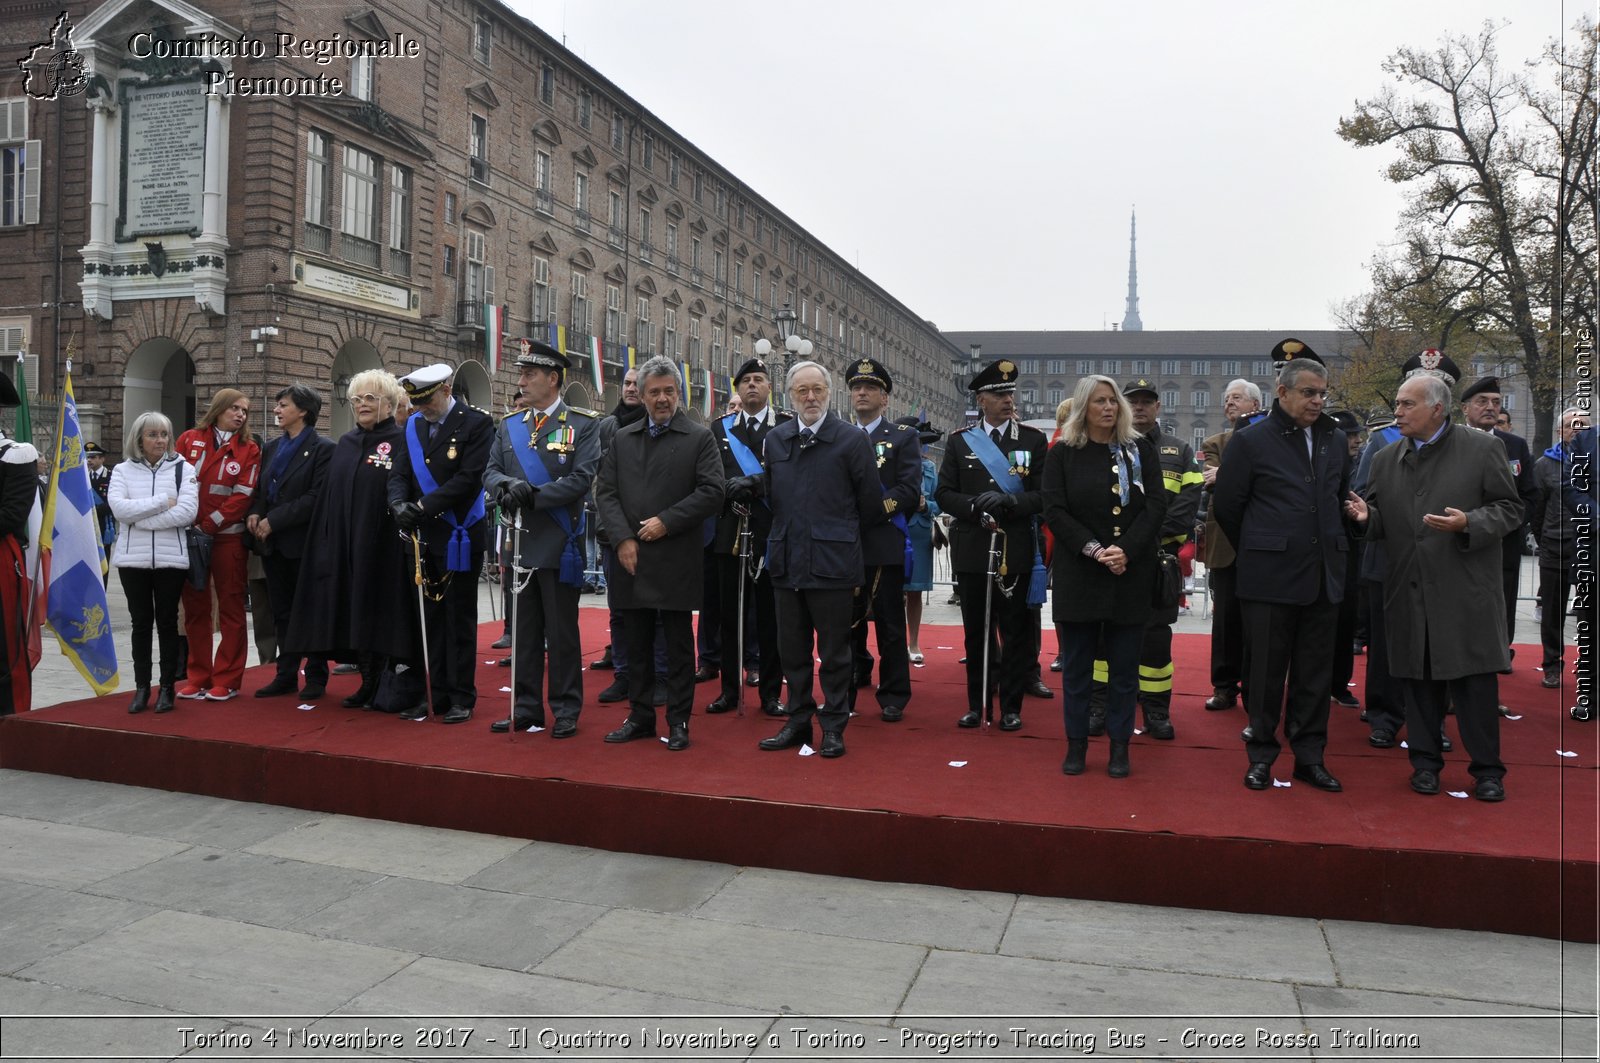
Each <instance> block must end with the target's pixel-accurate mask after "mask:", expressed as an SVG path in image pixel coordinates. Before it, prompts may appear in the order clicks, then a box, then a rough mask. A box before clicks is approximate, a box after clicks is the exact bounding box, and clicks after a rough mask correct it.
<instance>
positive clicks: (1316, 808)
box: [0, 609, 1600, 941]
mask: <svg viewBox="0 0 1600 1063" xmlns="http://www.w3.org/2000/svg"><path fill="white" fill-rule="evenodd" d="M605 617H606V614H605V612H604V611H603V610H598V609H594V610H589V609H586V610H583V611H582V622H583V626H584V633H583V635H584V637H583V644H584V645H585V646H594V647H599V646H602V645H604V643H605V641H606V636H605V634H604V630H603V625H604V622H605ZM497 634H498V631H497V630H491V629H490V628H489V627H487V626H486V627H484V628H483V630H482V632H481V635H480V648H481V649H482V650H483V653H482V654H481V656H480V658H479V660H480V662H481V664H480V669H479V676H478V689H479V692H480V693H479V702H478V707H477V715H476V717H475V718H474V719H473V720H472V721H471V722H469V723H466V724H460V725H456V726H451V727H447V726H444V725H442V724H440V723H438V722H436V721H430V722H427V723H409V722H405V721H402V720H399V719H398V718H396V717H394V716H390V715H386V714H382V713H377V712H363V711H359V710H351V709H345V708H343V707H341V706H340V705H339V699H340V698H341V697H343V696H344V695H345V694H347V693H350V692H351V691H352V690H353V689H354V688H355V686H356V685H357V680H358V678H359V677H357V676H339V677H335V678H334V681H333V684H332V686H331V687H330V689H329V692H328V694H327V696H325V697H324V698H323V699H321V701H320V703H319V704H318V705H317V706H316V707H315V708H312V709H301V708H299V707H298V703H299V699H298V698H294V697H284V698H273V699H264V700H257V699H254V698H252V697H250V696H249V693H248V692H249V691H251V690H254V689H256V688H257V687H259V686H262V685H265V683H266V682H267V681H268V679H270V669H266V668H258V669H254V670H252V672H251V673H250V674H248V675H247V676H246V680H245V690H246V694H245V695H244V696H242V697H240V698H238V699H236V700H234V701H231V702H226V703H214V702H196V701H180V702H179V703H178V709H177V711H175V712H172V713H170V714H167V715H163V716H155V715H152V714H150V713H145V714H142V715H138V716H130V715H128V713H127V712H126V711H125V706H126V701H127V696H126V695H125V694H116V695H112V696H110V697H107V698H103V699H90V700H85V701H78V702H72V703H67V704H62V705H56V706H53V707H50V708H47V709H41V710H38V711H35V712H33V713H29V714H27V715H25V716H20V717H11V718H6V719H3V720H0V767H6V768H17V769H23V770H30V771H43V772H53V773H57V774H61V775H69V776H77V777H81V778H91V779H101V780H105V781H109V782H119V783H130V784H134V785H139V786H151V787H158V788H162V789H169V790H181V791H187V792H193V793H201V794H210V795H214V796H218V797H226V798H232V799H236V800H243V801H259V802H265V803H268V804H278V805H286V806H292V807H297V808H308V809H316V810H321V811H327V812H336V813H345V814H349V815H356V816H370V817H376V818H380V819H391V820H399V821H402V822H408V823H418V824H426V825H431V826H438V827H448V828H455V829H460V830H471V831H482V832H489V833H494V834H502V835H512V836H517V837H526V838H532V839H539V840H545V841H554V842H564V843H568V844H573V845H584V846H593V847H597V848H603V849H614V850H624V851H631V852H639V853H651V854H658V855H663V856H677V857H685V858H691V859H701V860H716V861H723V862H727V863H732V864H748V865H757V866H764V867H774V868H786V869H793V870H799V871H810V872H817V873H824V874H836V875H849V876H854V877H857V878H867V879H882V880H891V881H906V882H923V883H932V884H936V885H944V886H952V887H957V888H961V889H985V890H1000V891H1006V892H1022V893H1031V894H1040V895H1046V896H1060V897H1083V898H1093V899H1097V900H1121V901H1128V902H1131V903H1139V904H1159V905H1173V906H1180V907H1193V908H1209V909H1218V910H1226V911H1237V912H1260V913H1264V914H1273V915H1291V916H1304V917H1320V918H1336V919H1358V920H1368V921H1378V922H1393V923H1406V924H1414V925H1422V926H1438V927H1458V928H1463V929H1472V930H1494V931H1502V932H1506V933H1515V934H1533V935H1539V936H1544V937H1554V938H1564V939H1568V940H1574V941H1595V940H1596V939H1597V928H1600V919H1597V897H1600V893H1597V875H1596V871H1597V863H1596V861H1597V854H1600V844H1597V823H1600V818H1597V807H1600V774H1597V770H1596V767H1597V764H1600V740H1597V735H1600V729H1597V725H1594V724H1578V723H1575V722H1573V721H1572V720H1570V719H1568V718H1567V715H1566V712H1565V706H1566V704H1567V703H1568V702H1570V700H1571V692H1570V690H1545V689H1543V688H1541V687H1540V685H1539V678H1540V673H1539V672H1537V671H1536V670H1534V669H1533V668H1532V667H1531V665H1522V666H1520V667H1519V668H1518V669H1517V671H1516V673H1515V674H1513V675H1511V676H1506V677H1502V681H1501V700H1502V701H1504V702H1506V703H1507V704H1508V705H1510V706H1512V707H1513V709H1514V710H1515V711H1517V712H1519V713H1520V714H1521V717H1522V718H1521V719H1518V720H1505V721H1502V728H1501V735H1502V746H1503V753H1504V758H1505V761H1506V764H1507V766H1508V769H1509V772H1508V775H1507V778H1506V789H1507V793H1508V799H1507V800H1506V801H1505V802H1504V803H1503V804H1498V805H1490V804H1484V803H1482V802H1479V801H1476V800H1473V799H1471V798H1466V799H1461V798H1455V797H1451V796H1446V795H1444V794H1441V795H1439V796H1437V797H1431V798H1424V797H1420V796H1417V795H1416V794H1413V793H1412V792H1411V790H1410V789H1409V787H1408V786H1407V780H1408V778H1409V773H1410V772H1409V767H1408V765H1407V763H1406V758H1405V752H1404V750H1401V749H1398V748H1397V749H1391V750H1375V749H1372V748H1370V747H1369V746H1368V745H1367V742H1366V736H1367V728H1366V726H1365V725H1363V724H1361V723H1360V722H1358V720H1357V718H1356V717H1357V713H1356V711H1355V710H1351V709H1341V708H1340V707H1338V706H1334V708H1333V721H1332V724H1331V727H1330V730H1331V735H1330V742H1329V748H1328V756H1327V764H1328V768H1329V770H1330V771H1332V772H1333V773H1334V774H1335V775H1336V776H1338V777H1339V778H1340V779H1341V780H1342V781H1343V783H1344V785H1345V792H1344V793H1343V794H1325V793H1321V792H1319V791H1317V790H1314V789H1312V788H1311V787H1309V786H1307V785H1305V784H1295V785H1292V786H1289V787H1279V786H1275V787H1273V788H1271V789H1269V790H1266V791H1262V792H1253V791H1249V790H1246V789H1245V788H1244V786H1243V785H1242V783H1241V780H1242V777H1243V774H1244V770H1245V767H1246V762H1245V756H1244V752H1243V749H1242V748H1241V745H1240V742H1239V730H1240V728H1242V727H1243V726H1244V724H1245V718H1244V713H1243V712H1242V711H1241V710H1238V709H1235V710H1232V711H1227V712H1207V711H1205V710H1204V709H1203V707H1202V700H1203V699H1204V698H1205V696H1206V695H1207V694H1209V693H1210V691H1209V687H1208V685H1207V682H1206V677H1207V666H1206V663H1205V661H1206V654H1207V653H1208V652H1209V651H1208V648H1207V642H1206V640H1205V638H1204V637H1203V636H1196V635H1178V636H1177V637H1176V638H1175V639H1174V653H1175V658H1176V665H1177V669H1176V671H1177V676H1178V690H1177V692H1176V694H1175V697H1174V704H1173V720H1174V724H1175V726H1176V727H1177V730H1178V738H1177V740H1176V741H1173V742H1156V741H1152V740H1150V739H1148V738H1145V737H1142V736H1141V737H1136V738H1135V739H1134V745H1133V750H1132V762H1133V774H1132V776H1131V777H1130V778H1128V779H1125V780H1114V779H1110V778H1108V777H1107V776H1106V775H1105V771H1104V764H1105V758H1106V752H1107V749H1106V743H1105V740H1104V739H1094V740H1092V741H1091V743H1090V753H1089V764H1090V767H1089V771H1088V772H1087V773H1086V774H1084V775H1081V776H1078V777H1075V778H1068V777H1065V776H1063V775H1062V774H1061V770H1060V765H1061V758H1062V756H1063V755H1064V752H1065V741H1064V738H1063V731H1062V723H1061V698H1060V689H1059V682H1053V683H1052V686H1054V687H1055V689H1056V697H1055V699H1054V700H1051V701H1044V700H1036V699H1032V698H1029V699H1027V701H1026V703H1025V706H1024V715H1023V720H1024V727H1023V729H1022V730H1021V731H1019V732H1015V733H1012V734H1004V733H1001V732H999V731H998V730H993V731H987V732H986V731H963V730H959V729H958V728H957V727H956V726H955V721H956V718H957V717H958V716H959V715H960V714H961V712H962V711H964V705H963V700H964V694H963V679H962V669H961V667H960V666H959V665H958V664H957V663H956V662H957V658H958V657H960V655H961V654H960V650H959V648H958V647H959V640H960V633H959V631H957V630H954V629H951V628H941V627H929V626H924V628H923V640H922V643H923V649H924V652H926V653H927V656H928V663H927V665H926V667H923V668H918V669H916V670H915V674H914V676H913V682H914V697H913V700H912V703H911V706H910V708H909V709H908V711H907V714H906V719H905V720H904V722H902V723H898V724H887V723H883V722H882V721H880V720H879V719H878V713H877V708H876V703H875V702H874V700H873V694H872V692H871V691H870V690H863V691H862V692H861V695H862V696H861V700H860V705H859V709H860V712H861V715H860V716H859V717H858V718H857V719H855V720H853V721H852V722H851V724H850V727H849V730H848V731H847V732H846V741H847V745H848V748H849V754H848V755H847V756H845V757H844V758H842V759H839V760H832V761H829V760H823V759H822V758H821V757H816V756H800V755H797V753H796V752H795V751H793V750H788V751H783V752H777V753H767V752H762V751H760V750H758V749H757V748H756V742H757V740H759V739H760V738H763V737H765V736H767V735H769V734H771V733H773V732H774V731H775V730H776V729H777V727H778V726H779V722H778V721H774V720H771V719H769V718H767V717H765V716H762V715H761V714H760V713H759V712H758V711H756V709H755V707H754V702H755V698H754V691H748V692H747V693H748V694H749V697H748V700H747V708H746V714H745V715H744V716H743V717H740V716H736V715H733V714H728V715H724V716H710V717H708V716H704V715H702V714H701V712H700V707H701V706H703V705H704V704H705V703H706V702H708V701H709V700H710V699H711V698H712V697H713V696H714V695H715V693H716V690H715V685H714V684H709V683H708V684H703V685H701V686H700V687H699V688H698V691H697V695H696V714H695V717H694V719H693V721H692V723H691V725H690V736H691V738H692V740H693V745H692V747H691V748H690V749H689V750H687V751H685V752H682V753H669V752H667V750H666V749H665V748H664V747H663V746H662V745H661V744H660V743H659V742H652V741H639V742H633V743H629V744H627V745H623V746H608V745H605V744H604V743H603V742H602V741H601V737H602V736H603V735H604V734H605V732H606V731H608V730H610V729H612V728H613V727H615V726H616V725H617V724H618V723H620V722H621V720H622V718H623V717H624V715H625V714H626V705H600V704H599V703H598V702H596V701H595V695H597V694H598V693H599V691H600V690H601V688H602V687H603V686H605V685H606V684H607V683H609V682H610V673H605V672H585V692H586V695H587V703H586V706H585V708H584V713H583V717H582V720H581V721H580V729H579V733H578V735H577V736H576V737H574V738H571V739H566V740H563V741H559V742H558V741H554V740H552V739H550V738H549V736H548V734H547V733H538V734H519V735H515V736H511V737H508V736H505V735H493V734H490V733H489V730H488V726H489V723H490V722H491V721H493V720H495V719H498V718H500V717H501V716H503V715H505V710H506V707H507V704H508V698H509V696H510V695H509V694H507V693H504V692H501V691H500V688H501V687H502V686H504V685H506V684H507V683H508V681H509V671H508V670H506V669H500V668H496V667H494V664H493V657H494V656H497V654H495V653H494V651H491V650H489V649H488V643H489V642H490V641H492V640H493V639H494V637H495V636H496V635H497ZM1045 641H1046V649H1045V652H1044V655H1043V659H1044V660H1046V661H1048V660H1049V657H1050V655H1051V654H1052V653H1053V652H1054V649H1053V642H1054V639H1053V636H1052V634H1051V633H1050V632H1049V631H1048V630H1047V631H1046V635H1045ZM1538 655H1539V654H1538V650H1537V648H1536V647H1528V648H1525V649H1524V650H1523V652H1521V653H1519V654H1518V658H1519V662H1528V661H1535V660H1537V659H1538ZM593 656H594V655H591V659H592V657H593ZM1364 660H1365V659H1364V658H1357V669H1358V671H1357V687H1356V691H1357V693H1358V694H1359V692H1360V678H1361V675H1360V668H1361V666H1362V665H1363V663H1364ZM1047 675H1048V673H1047ZM1051 678H1052V679H1056V680H1058V679H1059V677H1051ZM662 731H663V733H664V732H665V725H664V723H663V725H662ZM1450 733H1451V735H1452V737H1455V731H1454V727H1453V724H1452V725H1451V727H1450ZM1563 754H1576V755H1575V756H1566V755H1563ZM1447 760H1448V762H1449V763H1448V767H1447V768H1446V772H1445V774H1444V777H1443V780H1442V781H1443V783H1444V788H1445V789H1446V790H1455V791H1468V792H1470V789H1471V779H1470V778H1469V777H1468V775H1467V774H1466V756H1465V753H1464V751H1463V750H1461V749H1460V747H1459V743H1458V747H1457V750H1456V751H1455V752H1454V753H1451V754H1447ZM1291 767H1292V758H1291V757H1289V756H1288V755H1287V754H1286V755H1285V756H1284V757H1283V758H1281V759H1280V760H1279V762H1278V765H1277V772H1276V775H1277V778H1278V780H1279V781H1280V782H1288V781H1289V772H1290V769H1291Z"/></svg>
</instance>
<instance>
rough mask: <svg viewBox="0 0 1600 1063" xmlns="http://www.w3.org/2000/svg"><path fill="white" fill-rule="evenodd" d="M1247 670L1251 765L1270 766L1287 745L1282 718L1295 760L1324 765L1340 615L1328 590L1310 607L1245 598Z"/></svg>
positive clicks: (1241, 609) (1245, 666)
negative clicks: (1280, 735) (1280, 737)
mask: <svg viewBox="0 0 1600 1063" xmlns="http://www.w3.org/2000/svg"><path fill="white" fill-rule="evenodd" d="M1239 609H1240V613H1241V615H1242V616H1243V618H1244V674H1245V677H1246V678H1245V685H1246V689H1247V690H1248V691H1249V697H1248V698H1247V699H1246V702H1245V708H1246V710H1248V712H1249V714H1250V733H1251V737H1250V741H1249V742H1247V743H1246V744H1245V748H1246V750H1248V752H1249V755H1250V763H1252V764H1271V763H1272V762H1273V761H1275V760H1277V759H1278V752H1279V751H1280V750H1281V749H1282V748H1283V746H1282V744H1281V743H1280V742H1279V741H1278V733H1277V732H1278V722H1279V721H1280V720H1282V721H1283V737H1284V738H1285V739H1286V740H1287V741H1288V744H1289V748H1290V749H1291V750H1292V751H1293V752H1294V760H1295V763H1296V764H1321V763H1322V750H1323V748H1324V747H1325V746H1326V745H1327V744H1328V683H1329V680H1330V677H1331V676H1332V674H1333V634H1334V631H1335V630H1336V628H1337V627H1338V622H1339V613H1338V609H1337V608H1336V607H1335V603H1333V602H1330V601H1328V598H1327V593H1326V592H1325V591H1322V592H1319V593H1318V595H1317V600H1316V601H1315V602H1312V603H1311V604H1309V605H1282V604H1279V603H1276V602H1257V601H1252V600H1250V599H1241V601H1240V603H1239Z"/></svg>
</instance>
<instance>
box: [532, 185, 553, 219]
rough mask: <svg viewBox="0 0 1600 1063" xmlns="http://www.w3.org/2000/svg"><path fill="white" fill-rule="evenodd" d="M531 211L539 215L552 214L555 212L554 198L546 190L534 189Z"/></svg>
mask: <svg viewBox="0 0 1600 1063" xmlns="http://www.w3.org/2000/svg"><path fill="white" fill-rule="evenodd" d="M533 209H534V210H536V211H538V212H539V213H540V214H554V213H555V212H556V197H555V196H552V195H551V194H550V190H549V189H548V188H536V189H534V190H533Z"/></svg>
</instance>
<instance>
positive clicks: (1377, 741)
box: [1367, 727, 1394, 749]
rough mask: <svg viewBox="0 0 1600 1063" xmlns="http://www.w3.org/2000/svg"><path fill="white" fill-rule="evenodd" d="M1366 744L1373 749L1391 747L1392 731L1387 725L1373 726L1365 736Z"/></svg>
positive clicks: (1392, 746) (1392, 742) (1392, 745)
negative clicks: (1370, 731)
mask: <svg viewBox="0 0 1600 1063" xmlns="http://www.w3.org/2000/svg"><path fill="white" fill-rule="evenodd" d="M1367 745H1369V746H1371V747H1372V748H1373V749H1393V748H1394V732H1393V731H1391V730H1389V729H1388V728H1387V727H1374V728H1373V729H1372V733H1371V734H1369V735H1368V736H1367Z"/></svg>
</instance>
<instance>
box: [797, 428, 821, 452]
mask: <svg viewBox="0 0 1600 1063" xmlns="http://www.w3.org/2000/svg"><path fill="white" fill-rule="evenodd" d="M816 441H817V433H816V431H815V430H814V429H810V428H802V429H800V447H801V449H804V448H806V447H809V446H810V445H811V444H812V443H815V442H816Z"/></svg>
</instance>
